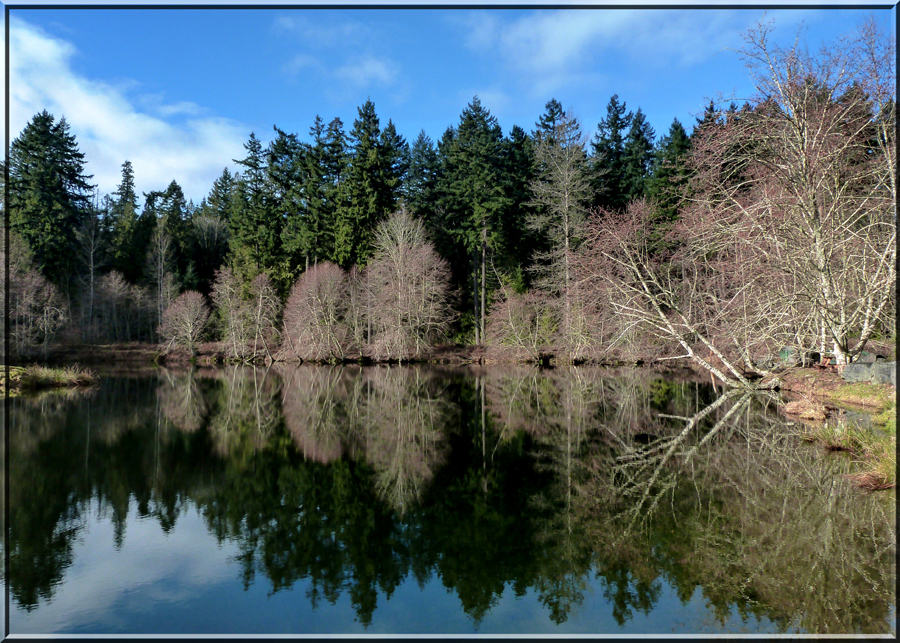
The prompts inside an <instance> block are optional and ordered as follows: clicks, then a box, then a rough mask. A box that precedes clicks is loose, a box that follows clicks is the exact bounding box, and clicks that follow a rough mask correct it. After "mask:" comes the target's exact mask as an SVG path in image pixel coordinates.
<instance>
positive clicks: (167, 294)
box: [146, 220, 178, 321]
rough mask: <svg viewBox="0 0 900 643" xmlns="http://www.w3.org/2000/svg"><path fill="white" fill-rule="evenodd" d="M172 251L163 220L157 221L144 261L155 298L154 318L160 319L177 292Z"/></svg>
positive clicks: (170, 240) (171, 244)
mask: <svg viewBox="0 0 900 643" xmlns="http://www.w3.org/2000/svg"><path fill="white" fill-rule="evenodd" d="M174 252H175V249H174V246H173V243H172V238H171V237H170V236H169V234H168V233H167V232H166V228H165V224H164V221H163V220H159V221H157V222H156V227H155V228H154V229H153V236H152V237H151V238H150V248H149V249H148V250H147V259H146V262H147V275H148V276H149V279H150V283H151V284H152V287H153V293H154V295H155V298H156V318H157V319H158V320H160V321H161V320H162V315H163V311H164V310H165V309H166V308H167V307H168V306H169V305H170V304H171V303H172V300H173V299H174V298H175V296H176V295H177V294H178V288H177V285H176V284H175V275H174V274H173V273H172V269H173V266H174Z"/></svg>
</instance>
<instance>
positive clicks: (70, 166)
mask: <svg viewBox="0 0 900 643" xmlns="http://www.w3.org/2000/svg"><path fill="white" fill-rule="evenodd" d="M84 163H85V162H84V154H82V153H81V152H80V151H78V145H77V143H76V142H75V136H74V135H73V134H71V133H70V131H69V125H68V123H66V119H65V118H61V119H60V120H59V122H56V120H55V119H54V117H53V116H52V115H51V114H50V113H48V112H47V111H46V110H44V111H43V112H41V113H39V114H36V115H35V116H34V117H33V118H32V119H31V121H30V122H29V123H28V125H26V126H25V129H23V130H22V133H21V134H20V135H19V136H18V138H16V139H15V140H14V141H13V143H12V145H11V146H10V151H9V221H10V225H11V227H12V230H13V231H14V232H16V233H17V234H19V235H20V236H21V238H22V239H23V240H24V241H25V243H26V244H27V245H28V248H29V250H30V251H31V253H32V255H33V257H34V261H35V263H36V265H37V267H38V268H39V270H40V271H41V272H42V273H43V275H44V276H45V277H46V278H47V279H49V280H50V281H51V282H52V283H54V284H57V285H58V286H61V287H63V288H65V289H68V286H69V280H70V278H71V277H72V275H73V274H74V272H75V270H74V269H75V263H74V261H75V259H74V257H75V245H76V239H75V231H76V230H77V229H78V228H79V226H80V225H81V223H82V221H83V219H84V217H85V216H86V214H87V212H88V211H89V210H90V208H91V193H92V186H91V184H90V183H89V182H88V181H89V180H90V179H91V178H92V177H91V176H90V175H86V174H85V173H84Z"/></svg>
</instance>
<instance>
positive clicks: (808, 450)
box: [7, 365, 896, 633]
mask: <svg viewBox="0 0 900 643" xmlns="http://www.w3.org/2000/svg"><path fill="white" fill-rule="evenodd" d="M304 378H305V379H304ZM628 378H630V379H628ZM178 386H182V387H186V388H188V389H190V390H177V388H178ZM304 396H306V397H304ZM710 403H711V404H710ZM316 404H322V405H323V407H325V408H324V409H322V410H320V411H313V410H310V409H308V408H307V407H308V406H311V405H316ZM282 407H283V408H282ZM622 407H627V408H628V409H630V410H629V415H628V416H623V415H620V412H619V410H618V409H620V408H622ZM202 409H207V411H203V410H202ZM329 409H330V410H329ZM293 413H297V415H295V416H293V417H292V414H293ZM204 414H205V415H204ZM282 417H284V423H282V421H281V418H282ZM197 418H201V419H200V420H199V427H197V425H198V422H197ZM203 418H205V419H203ZM9 426H10V453H9V463H10V465H9V466H10V477H11V480H12V481H13V484H12V486H11V489H10V514H9V515H10V524H9V543H10V549H9V553H10V567H9V570H10V574H9V578H8V579H7V580H8V582H9V586H10V591H11V595H12V596H13V598H14V601H15V603H16V604H17V605H19V606H20V607H22V608H24V609H34V608H35V606H37V605H38V602H40V601H42V600H52V599H53V594H54V592H55V588H56V587H58V586H59V584H60V583H62V582H64V581H65V576H66V570H67V568H68V567H69V566H70V565H71V564H72V562H73V552H74V551H76V550H75V549H74V548H73V542H74V541H75V539H77V538H78V537H79V535H80V534H82V533H83V529H84V526H85V525H86V524H87V523H88V521H91V520H94V518H93V515H94V514H95V512H97V513H98V514H99V515H100V516H106V517H109V518H111V519H112V521H113V523H114V525H115V527H116V531H115V535H114V538H115V540H116V543H117V545H118V546H121V545H122V542H123V539H124V537H125V535H126V534H125V525H126V519H133V518H134V512H135V509H136V510H137V515H138V516H139V517H150V518H152V519H153V520H154V522H156V523H158V524H159V525H160V527H161V528H162V529H164V530H170V529H172V528H173V527H174V525H175V524H176V522H177V521H178V519H179V516H181V515H182V513H183V512H184V511H185V510H186V509H188V508H190V507H192V506H196V507H197V508H198V510H199V511H200V513H201V514H202V515H203V516H204V519H205V520H206V522H207V524H208V526H209V529H210V532H211V533H212V534H214V535H215V537H216V538H218V539H219V540H220V541H221V540H224V539H229V540H233V541H234V542H235V543H236V544H237V546H238V548H239V552H238V556H237V562H238V563H239V565H240V566H241V569H242V573H243V577H244V581H245V584H246V585H249V584H250V583H251V582H254V579H255V577H256V575H260V576H264V577H265V579H266V581H267V582H271V587H272V591H279V590H281V589H283V588H290V587H292V586H294V585H295V584H296V583H298V582H299V581H303V586H304V587H305V588H306V591H307V598H308V600H310V601H311V602H312V604H313V606H316V605H320V604H323V603H325V602H330V603H335V602H336V601H337V600H338V599H339V598H340V597H342V596H346V597H349V598H350V601H351V604H352V606H353V609H354V610H355V612H356V616H357V618H358V619H359V621H360V622H362V623H364V624H369V623H371V622H372V621H373V615H374V612H375V610H376V609H377V607H378V606H379V603H381V602H383V601H384V600H386V599H389V598H390V597H391V596H392V595H393V592H394V591H395V590H396V588H397V587H398V586H399V585H400V584H401V583H403V582H404V580H405V579H408V580H407V582H410V581H411V580H412V579H411V576H414V577H415V579H416V580H418V581H419V583H425V582H427V581H429V580H430V579H432V578H439V579H440V581H441V582H442V583H443V584H444V586H445V587H446V588H447V589H448V591H450V592H452V593H453V594H455V595H456V596H457V597H458V599H459V606H460V608H461V609H462V610H463V611H464V612H465V613H466V614H467V615H468V616H469V617H470V618H471V619H473V621H474V622H475V624H476V625H477V624H478V623H480V622H481V621H482V620H483V619H484V618H485V617H486V616H487V615H488V614H489V613H490V612H491V610H492V609H493V608H494V607H495V606H496V605H497V604H498V602H499V601H500V599H501V597H502V595H503V592H513V593H514V594H515V595H516V596H523V595H524V594H525V593H526V592H527V591H528V590H530V589H533V590H534V591H535V592H536V593H537V595H538V597H539V599H540V600H541V601H542V602H543V604H544V605H545V606H546V607H547V609H548V617H549V618H551V619H552V620H553V621H554V622H557V623H561V622H563V621H565V620H566V619H571V615H572V613H573V610H574V609H575V608H576V607H577V606H578V604H579V603H580V602H581V601H582V600H583V595H584V594H586V592H585V591H584V583H585V582H586V581H587V580H589V579H591V578H592V577H593V576H594V575H596V577H597V579H598V580H599V582H600V583H601V591H602V592H603V594H604V595H605V596H606V597H607V600H608V602H609V609H610V610H611V611H612V614H613V616H614V618H615V619H616V620H617V621H618V622H619V623H620V624H623V625H624V624H625V623H626V622H627V621H628V620H629V619H631V618H632V617H633V615H634V614H636V613H639V612H644V613H646V612H649V611H650V610H652V609H658V608H659V599H660V596H661V595H662V588H663V587H664V583H670V584H671V585H672V586H673V587H674V588H675V591H676V593H677V596H678V597H679V598H680V599H681V600H682V601H683V602H687V601H688V600H689V599H691V598H692V597H694V596H695V595H696V594H697V593H698V592H699V593H700V594H701V597H702V600H703V601H704V602H705V603H706V604H708V605H709V606H710V608H711V609H712V610H713V614H714V616H715V618H716V619H718V620H719V621H720V623H721V625H722V626H723V627H727V628H731V627H733V621H732V620H731V619H732V618H734V617H739V618H745V619H751V620H750V622H749V625H748V627H751V628H752V627H753V626H754V624H753V620H752V619H756V618H761V617H766V618H768V619H770V620H771V621H772V622H773V623H775V624H776V626H777V627H778V628H779V629H781V630H784V631H796V630H797V629H798V628H802V629H805V630H809V631H812V632H860V633H862V632H885V631H889V630H890V622H889V620H888V619H889V618H890V615H891V613H892V612H891V610H892V609H893V606H894V604H895V594H894V567H893V556H894V549H895V546H894V543H895V539H896V538H895V509H894V507H893V502H892V499H891V498H890V497H884V496H882V495H878V494H861V493H859V492H858V491H856V490H855V489H853V488H852V483H851V482H849V481H846V480H844V479H843V478H842V477H841V474H843V473H847V472H849V471H851V470H852V467H854V466H855V465H854V464H853V463H852V462H851V461H850V460H849V459H842V458H839V457H835V456H833V455H825V454H823V453H822V452H821V451H819V450H817V449H816V448H815V447H812V446H810V445H806V444H804V443H802V442H801V441H800V440H799V439H798V437H797V433H796V429H795V428H792V427H791V426H789V425H787V424H785V422H784V421H783V420H782V419H781V418H780V417H779V416H778V415H777V414H776V413H775V412H774V406H773V404H772V402H771V400H768V399H767V398H763V397H754V398H746V399H740V394H736V395H734V396H730V395H728V396H725V397H723V398H721V399H719V400H714V399H713V397H712V394H711V388H710V387H709V386H708V385H704V386H703V387H698V386H697V385H696V384H691V383H680V382H673V381H671V380H668V379H665V378H662V377H659V376H656V375H652V374H647V373H643V374H632V375H629V374H628V372H627V371H622V372H619V373H616V374H612V373H609V372H603V371H600V370H592V369H588V368H585V367H578V368H572V369H565V370H563V369H553V370H550V371H539V370H536V369H527V368H523V369H503V370H499V371H492V370H491V369H478V370H466V371H463V370H453V369H448V370H441V369H417V368H390V369H387V368H378V369H358V368H344V369H342V370H340V371H339V370H337V369H335V370H329V369H324V368H315V369H308V370H303V368H302V367H300V368H299V369H298V368H296V367H290V368H286V369H282V367H281V366H277V365H276V366H273V367H272V369H271V371H268V372H267V371H266V370H264V369H248V368H237V369H235V368H227V369H216V370H210V371H204V370H202V369H199V370H196V371H195V372H194V373H193V374H192V375H188V374H183V375H181V374H179V375H176V374H174V373H165V374H163V376H162V378H161V379H160V378H156V377H148V378H111V379H104V380H103V381H102V382H101V385H100V386H99V387H98V388H97V389H96V390H95V391H94V393H93V394H92V395H91V396H90V397H88V398H70V399H66V398H51V397H45V398H39V399H34V400H29V399H26V398H15V399H12V400H10V425H9ZM298 427H300V428H301V429H302V430H301V431H299V433H300V434H301V435H306V436H308V440H309V441H308V442H306V443H304V442H302V441H297V434H298ZM309 427H313V430H310V428H309ZM315 427H318V428H315ZM185 428H187V429H188V430H183V429H185ZM304 431H305V432H306V433H303V432H304ZM309 436H311V437H309ZM329 436H335V437H334V438H331V437H329ZM332 439H333V442H329V441H328V440H332ZM295 441H296V442H295ZM298 443H299V444H300V446H302V449H295V448H293V446H294V444H298ZM332 445H335V446H332ZM330 453H334V454H336V455H335V456H333V457H332V456H331V455H329V454H330ZM311 454H312V455H311ZM129 511H130V512H131V514H130V515H128V514H129ZM589 573H590V575H588V574H589ZM809 587H813V588H815V590H814V591H810V590H809Z"/></svg>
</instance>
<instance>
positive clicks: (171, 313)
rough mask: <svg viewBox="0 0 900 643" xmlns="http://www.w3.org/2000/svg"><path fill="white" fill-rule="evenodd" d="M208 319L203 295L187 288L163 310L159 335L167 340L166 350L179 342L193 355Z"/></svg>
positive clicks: (207, 308)
mask: <svg viewBox="0 0 900 643" xmlns="http://www.w3.org/2000/svg"><path fill="white" fill-rule="evenodd" d="M208 319H209V307H208V306H207V305H206V301H205V300H204V298H203V295H201V294H200V293H198V292H196V291H193V290H189V291H187V292H185V293H182V294H181V295H179V296H178V297H177V298H176V299H175V301H173V302H172V303H171V304H170V305H169V307H168V308H166V309H165V311H163V315H162V322H161V323H160V325H159V336H160V337H161V338H162V339H163V341H168V345H167V346H166V349H167V350H168V348H169V347H171V346H172V344H179V345H181V346H184V347H185V348H186V349H187V350H188V351H189V352H190V354H191V355H194V354H195V352H196V350H197V344H198V343H199V342H200V338H201V337H202V335H203V331H204V330H205V329H206V322H207V321H208Z"/></svg>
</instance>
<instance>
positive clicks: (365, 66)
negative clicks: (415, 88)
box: [334, 55, 399, 88]
mask: <svg viewBox="0 0 900 643" xmlns="http://www.w3.org/2000/svg"><path fill="white" fill-rule="evenodd" d="M398 72H399V70H398V68H397V65H395V64H394V62H393V61H391V60H390V59H388V58H376V57H374V56H371V55H366V56H363V57H362V58H361V59H359V60H356V61H354V62H351V63H348V64H346V65H344V66H343V67H340V68H338V69H337V70H335V72H334V74H335V76H336V77H337V78H338V79H340V80H341V81H343V82H347V83H351V84H353V85H355V86H357V87H362V88H364V87H369V86H372V85H391V84H393V83H394V81H395V80H396V79H397V76H398Z"/></svg>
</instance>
